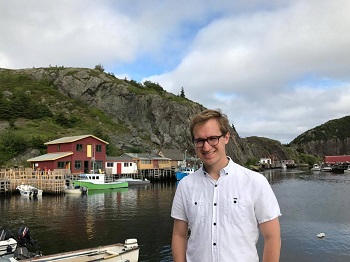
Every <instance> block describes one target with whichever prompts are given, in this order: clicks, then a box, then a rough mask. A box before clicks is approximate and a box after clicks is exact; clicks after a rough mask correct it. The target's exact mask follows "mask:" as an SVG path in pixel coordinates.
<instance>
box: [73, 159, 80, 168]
mask: <svg viewBox="0 0 350 262" xmlns="http://www.w3.org/2000/svg"><path fill="white" fill-rule="evenodd" d="M74 168H75V169H76V170H80V169H81V161H80V160H78V161H75V164H74Z"/></svg>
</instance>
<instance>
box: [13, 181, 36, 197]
mask: <svg viewBox="0 0 350 262" xmlns="http://www.w3.org/2000/svg"><path fill="white" fill-rule="evenodd" d="M16 189H17V190H19V192H20V193H21V195H22V196H28V197H38V196H42V195H43V190H41V189H38V188H36V187H33V186H31V185H25V184H21V185H20V186H17V187H16Z"/></svg>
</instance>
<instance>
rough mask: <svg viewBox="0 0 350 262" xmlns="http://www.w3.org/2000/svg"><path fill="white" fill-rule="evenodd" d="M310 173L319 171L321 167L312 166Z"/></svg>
mask: <svg viewBox="0 0 350 262" xmlns="http://www.w3.org/2000/svg"><path fill="white" fill-rule="evenodd" d="M311 171H321V167H320V165H319V164H314V165H313V167H312V168H311Z"/></svg>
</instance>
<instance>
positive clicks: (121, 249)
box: [21, 238, 140, 262]
mask: <svg viewBox="0 0 350 262" xmlns="http://www.w3.org/2000/svg"><path fill="white" fill-rule="evenodd" d="M139 250H140V247H139V245H138V244H137V239H134V238H132V239H127V240H125V243H124V244H113V245H107V246H99V247H96V248H87V249H81V250H75V251H69V252H63V253H58V254H53V255H47V256H37V257H31V258H28V259H25V260H21V261H28V262H29V261H32V262H34V261H37V262H44V261H45V262H49V261H55V262H56V261H64V262H76V261H103V260H105V261H109V262H127V261H128V262H137V261H139Z"/></svg>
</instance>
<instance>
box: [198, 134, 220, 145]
mask: <svg viewBox="0 0 350 262" xmlns="http://www.w3.org/2000/svg"><path fill="white" fill-rule="evenodd" d="M225 135H226V134H222V135H221V136H210V137H207V138H206V139H204V138H198V139H193V140H192V143H193V145H194V146H195V147H196V148H201V147H203V146H204V144H205V142H207V143H208V144H209V145H210V146H216V145H218V144H219V140H220V138H221V137H223V136H225ZM209 139H215V140H214V141H216V143H214V144H213V143H210V142H209ZM198 142H203V145H201V146H197V145H196V143H198Z"/></svg>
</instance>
